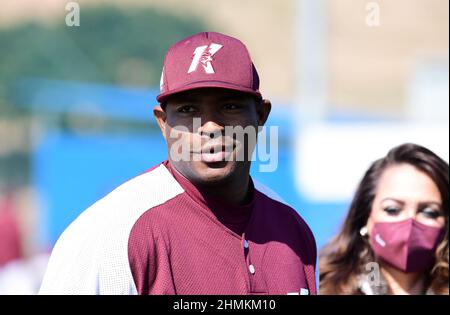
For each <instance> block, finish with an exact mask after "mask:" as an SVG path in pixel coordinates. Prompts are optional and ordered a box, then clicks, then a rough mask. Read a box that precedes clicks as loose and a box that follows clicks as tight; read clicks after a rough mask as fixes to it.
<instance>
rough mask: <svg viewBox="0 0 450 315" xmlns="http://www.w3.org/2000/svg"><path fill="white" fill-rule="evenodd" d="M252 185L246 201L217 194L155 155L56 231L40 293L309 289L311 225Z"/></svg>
mask: <svg viewBox="0 0 450 315" xmlns="http://www.w3.org/2000/svg"><path fill="white" fill-rule="evenodd" d="M256 186H257V187H255V188H253V184H252V198H251V202H250V203H249V204H248V205H244V206H240V207H236V206H232V205H228V204H227V203H226V202H222V203H220V202H218V201H217V200H214V198H209V197H208V196H205V194H204V193H202V192H200V191H199V190H198V189H197V188H196V187H195V186H194V185H192V184H191V183H190V182H189V181H187V180H186V179H184V178H183V177H182V176H180V175H179V174H178V175H177V172H176V171H174V170H173V169H172V167H171V166H170V164H169V163H168V162H167V161H166V162H163V163H162V164H160V165H159V166H157V167H155V168H153V169H151V170H150V171H148V172H146V173H144V174H142V175H139V176H137V177H135V178H133V179H131V180H129V181H128V182H126V183H124V184H123V185H121V186H119V187H118V188H116V189H115V190H114V191H113V192H111V193H110V194H108V195H107V196H106V197H104V198H103V199H100V200H99V201H97V202H96V203H95V204H93V205H92V206H91V207H90V208H88V209H87V210H86V211H84V212H83V213H82V214H81V215H80V216H79V217H78V218H77V219H76V220H75V221H74V222H73V223H72V224H71V225H70V226H69V227H68V228H67V229H66V230H65V231H64V233H63V234H62V235H61V237H60V238H59V240H58V241H57V243H56V245H55V247H54V249H53V252H52V255H51V258H50V261H49V264H48V267H47V271H46V274H45V277H44V280H43V283H42V286H41V288H40V292H39V293H40V294H296V293H297V294H299V293H301V294H305V293H310V294H315V293H316V285H315V275H314V272H315V262H316V245H315V240H314V237H313V234H312V233H311V231H310V229H309V228H308V226H307V225H306V223H305V222H304V221H303V219H302V218H301V217H300V216H299V215H298V214H297V212H296V211H295V210H293V209H292V208H291V207H289V206H288V205H286V204H284V203H283V202H281V201H279V200H276V199H277V198H274V197H271V196H270V194H271V193H268V192H267V191H268V190H267V189H266V188H262V189H261V188H259V187H258V185H256ZM263 191H264V192H263ZM227 213H228V214H227ZM230 214H231V215H230Z"/></svg>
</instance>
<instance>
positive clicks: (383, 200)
mask: <svg viewBox="0 0 450 315" xmlns="http://www.w3.org/2000/svg"><path fill="white" fill-rule="evenodd" d="M385 201H394V202H396V203H399V204H401V205H404V204H405V202H404V201H402V200H400V199H396V198H392V197H387V198H384V199H382V200H381V201H380V203H383V202H385Z"/></svg>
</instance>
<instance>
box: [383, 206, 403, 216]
mask: <svg viewBox="0 0 450 315" xmlns="http://www.w3.org/2000/svg"><path fill="white" fill-rule="evenodd" d="M384 212H386V213H387V214H388V215H397V214H399V213H400V209H399V208H397V207H386V208H384Z"/></svg>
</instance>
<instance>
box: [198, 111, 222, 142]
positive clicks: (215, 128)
mask: <svg viewBox="0 0 450 315" xmlns="http://www.w3.org/2000/svg"><path fill="white" fill-rule="evenodd" d="M201 119H202V121H201V127H200V134H201V135H202V136H207V137H209V138H217V137H219V136H221V135H222V133H223V131H224V130H225V128H224V126H223V123H222V121H221V120H220V119H219V117H218V115H215V114H214V113H205V115H202V117H201Z"/></svg>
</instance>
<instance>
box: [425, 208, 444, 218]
mask: <svg viewBox="0 0 450 315" xmlns="http://www.w3.org/2000/svg"><path fill="white" fill-rule="evenodd" d="M420 212H421V213H422V214H423V215H424V216H426V217H427V218H430V219H436V218H438V217H439V216H440V215H441V212H440V211H439V210H436V209H433V208H424V209H422V210H421V211H420Z"/></svg>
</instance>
